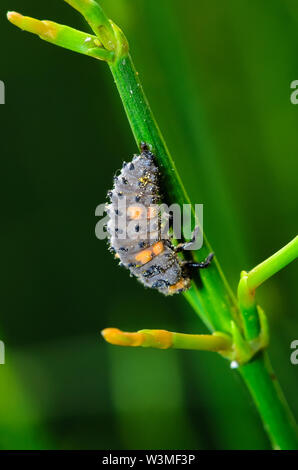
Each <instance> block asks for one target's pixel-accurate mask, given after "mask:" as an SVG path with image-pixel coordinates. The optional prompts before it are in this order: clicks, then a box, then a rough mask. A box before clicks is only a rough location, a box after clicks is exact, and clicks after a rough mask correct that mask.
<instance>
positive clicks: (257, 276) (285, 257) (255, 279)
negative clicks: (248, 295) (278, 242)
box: [247, 236, 298, 291]
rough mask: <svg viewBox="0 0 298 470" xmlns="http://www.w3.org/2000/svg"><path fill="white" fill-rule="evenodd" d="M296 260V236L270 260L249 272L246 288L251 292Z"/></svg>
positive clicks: (297, 240) (297, 256) (297, 252)
mask: <svg viewBox="0 0 298 470" xmlns="http://www.w3.org/2000/svg"><path fill="white" fill-rule="evenodd" d="M297 258H298V236H296V237H295V238H294V239H293V240H292V241H290V243H288V244H287V245H286V246H284V247H283V248H282V249H281V250H279V251H277V252H276V253H274V255H272V256H270V258H268V259H266V260H265V261H263V263H261V264H259V265H258V266H256V267H255V268H254V269H252V270H251V271H249V273H248V279H247V286H248V288H249V289H250V290H251V291H253V290H255V289H256V288H257V287H259V286H260V285H261V284H263V282H265V281H267V279H269V278H270V277H271V276H273V275H274V274H275V273H277V272H278V271H281V269H283V268H284V267H285V266H287V265H288V264H290V263H291V262H292V261H294V260H295V259H297Z"/></svg>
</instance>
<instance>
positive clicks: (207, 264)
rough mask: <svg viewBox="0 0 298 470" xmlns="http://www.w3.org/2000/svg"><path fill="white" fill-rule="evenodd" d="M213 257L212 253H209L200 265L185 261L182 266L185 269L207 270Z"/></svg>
mask: <svg viewBox="0 0 298 470" xmlns="http://www.w3.org/2000/svg"><path fill="white" fill-rule="evenodd" d="M213 257H214V253H210V254H209V255H208V256H207V258H206V259H205V261H202V262H201V263H196V262H194V261H185V262H184V263H183V266H185V267H187V268H198V269H205V268H208V266H209V265H210V263H211V261H212V259H213Z"/></svg>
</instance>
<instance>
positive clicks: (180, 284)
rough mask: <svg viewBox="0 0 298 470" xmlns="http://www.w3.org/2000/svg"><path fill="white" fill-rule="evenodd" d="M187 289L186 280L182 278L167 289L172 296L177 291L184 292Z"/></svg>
mask: <svg viewBox="0 0 298 470" xmlns="http://www.w3.org/2000/svg"><path fill="white" fill-rule="evenodd" d="M187 288H188V280H187V279H184V278H183V277H182V278H181V279H180V280H179V281H178V282H177V283H176V284H174V285H173V286H170V287H169V292H170V293H172V294H174V293H175V292H177V291H179V290H185V289H187Z"/></svg>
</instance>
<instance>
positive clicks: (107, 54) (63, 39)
mask: <svg viewBox="0 0 298 470" xmlns="http://www.w3.org/2000/svg"><path fill="white" fill-rule="evenodd" d="M7 18H8V20H9V21H10V22H11V23H12V24H14V25H15V26H17V27H19V28H20V29H22V30H24V31H28V32H29V33H33V34H37V35H38V36H39V37H40V38H41V39H43V40H44V41H47V42H50V43H52V44H55V45H56V46H60V47H64V48H65V49H69V50H71V51H74V52H78V53H80V54H84V55H88V56H90V57H93V58H95V59H100V60H105V61H112V60H113V59H114V56H115V54H114V52H111V51H107V50H106V49H104V48H103V47H101V43H100V41H99V39H98V38H97V36H92V35H91V34H87V33H83V32H81V31H78V30H76V29H73V28H70V27H69V26H64V25H61V24H58V23H54V22H53V21H39V20H36V19H34V18H30V17H28V16H23V15H20V13H16V12H14V11H10V12H8V13H7Z"/></svg>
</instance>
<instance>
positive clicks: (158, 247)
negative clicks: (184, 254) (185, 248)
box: [152, 241, 164, 256]
mask: <svg viewBox="0 0 298 470" xmlns="http://www.w3.org/2000/svg"><path fill="white" fill-rule="evenodd" d="M163 250H164V244H163V242H161V241H160V242H157V243H155V244H154V245H153V247H152V251H153V253H154V255H155V256H157V255H160V253H162V252H163Z"/></svg>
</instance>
